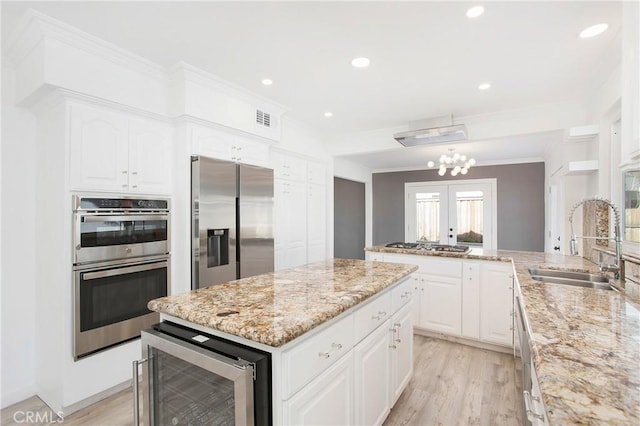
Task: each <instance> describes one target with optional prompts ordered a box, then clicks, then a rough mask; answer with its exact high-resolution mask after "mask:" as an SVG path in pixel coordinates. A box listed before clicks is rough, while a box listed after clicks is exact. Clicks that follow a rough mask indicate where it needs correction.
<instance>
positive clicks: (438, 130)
mask: <svg viewBox="0 0 640 426" xmlns="http://www.w3.org/2000/svg"><path fill="white" fill-rule="evenodd" d="M393 137H394V139H395V140H397V141H398V142H400V143H401V144H402V145H404V146H417V145H428V144H437V143H446V142H455V141H462V140H466V139H467V127H466V126H465V125H464V124H456V125H451V126H441V127H431V128H429V129H420V130H411V131H408V132H401V133H396V134H395V135H393Z"/></svg>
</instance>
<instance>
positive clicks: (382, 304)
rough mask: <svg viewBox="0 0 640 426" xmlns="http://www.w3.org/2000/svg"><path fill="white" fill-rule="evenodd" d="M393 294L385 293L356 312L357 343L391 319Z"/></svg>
mask: <svg viewBox="0 0 640 426" xmlns="http://www.w3.org/2000/svg"><path fill="white" fill-rule="evenodd" d="M391 313H392V312H391V293H390V292H388V291H387V292H385V293H384V294H382V295H380V296H378V297H377V298H376V299H374V300H372V301H371V302H369V303H367V304H366V305H364V306H363V307H361V308H360V309H358V310H357V311H356V312H355V314H354V315H355V323H356V325H355V327H356V334H355V342H356V343H357V342H359V341H360V340H362V339H364V338H365V337H366V336H367V335H368V334H369V333H371V332H372V331H373V330H375V329H376V328H377V327H378V326H379V325H380V324H382V323H383V322H385V321H386V320H388V319H389V317H391Z"/></svg>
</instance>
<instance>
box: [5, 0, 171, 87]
mask: <svg viewBox="0 0 640 426" xmlns="http://www.w3.org/2000/svg"><path fill="white" fill-rule="evenodd" d="M43 39H45V40H46V39H52V40H56V41H59V42H61V43H63V44H66V45H68V46H72V47H74V48H77V49H80V50H83V51H85V52H87V53H90V54H93V55H96V56H99V57H101V58H103V59H105V60H108V61H110V62H113V63H115V64H117V65H120V66H124V67H125V68H128V69H131V70H133V71H136V72H140V73H143V74H145V75H148V76H150V77H152V78H156V79H160V80H166V78H167V74H166V70H165V69H164V68H163V67H162V66H160V65H158V64H156V63H155V62H152V61H149V60H147V59H145V58H143V57H141V56H139V55H136V54H134V53H132V52H130V51H128V50H125V49H123V48H121V47H119V46H117V45H115V44H113V43H110V42H108V41H105V40H103V39H101V38H98V37H96V36H94V35H92V34H90V33H87V32H85V31H82V30H80V29H78V28H76V27H73V26H71V25H69V24H66V23H64V22H62V21H59V20H57V19H54V18H52V17H50V16H48V15H45V14H44V13H42V12H39V11H37V10H35V9H29V10H27V12H26V13H25V15H24V16H23V17H22V19H21V21H20V23H19V24H18V26H17V28H16V30H15V32H14V33H13V34H12V35H11V36H10V37H9V42H8V43H7V46H8V48H7V50H8V56H9V57H10V59H11V60H12V62H13V63H15V64H16V65H19V64H20V62H22V60H23V59H24V58H25V57H26V56H27V55H28V54H29V53H30V52H31V51H32V50H33V49H34V48H35V47H36V46H37V45H38V43H40V42H41V41H42V40H43Z"/></svg>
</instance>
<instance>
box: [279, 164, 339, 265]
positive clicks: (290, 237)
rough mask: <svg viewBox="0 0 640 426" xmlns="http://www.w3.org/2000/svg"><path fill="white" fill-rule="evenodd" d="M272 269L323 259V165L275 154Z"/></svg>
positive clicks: (324, 204)
mask: <svg viewBox="0 0 640 426" xmlns="http://www.w3.org/2000/svg"><path fill="white" fill-rule="evenodd" d="M271 166H272V167H273V169H274V177H275V187H276V191H275V192H274V211H275V214H276V223H275V269H276V270H278V269H283V268H289V267H294V266H298V265H301V264H304V263H310V262H315V261H319V260H323V259H325V258H326V251H327V250H326V232H327V219H326V217H327V200H326V186H325V180H324V179H325V166H324V164H320V163H316V162H312V161H307V160H305V159H303V158H300V157H297V156H294V155H289V154H286V153H283V152H278V151H274V152H272V155H271Z"/></svg>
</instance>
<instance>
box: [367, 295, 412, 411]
mask: <svg viewBox="0 0 640 426" xmlns="http://www.w3.org/2000/svg"><path fill="white" fill-rule="evenodd" d="M412 302H413V303H415V301H412ZM413 303H408V304H406V305H405V306H404V307H403V308H402V309H400V310H399V311H398V312H397V313H396V314H395V315H394V316H393V318H391V326H392V327H391V331H392V335H391V336H392V341H391V344H390V345H389V348H390V349H391V362H390V365H391V378H390V379H391V401H390V404H389V406H390V407H393V405H394V404H395V403H396V401H397V400H398V398H400V394H401V393H402V391H403V390H404V388H405V387H406V386H407V383H409V380H410V379H411V375H412V373H413V306H412V305H413ZM367 424H369V423H367Z"/></svg>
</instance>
